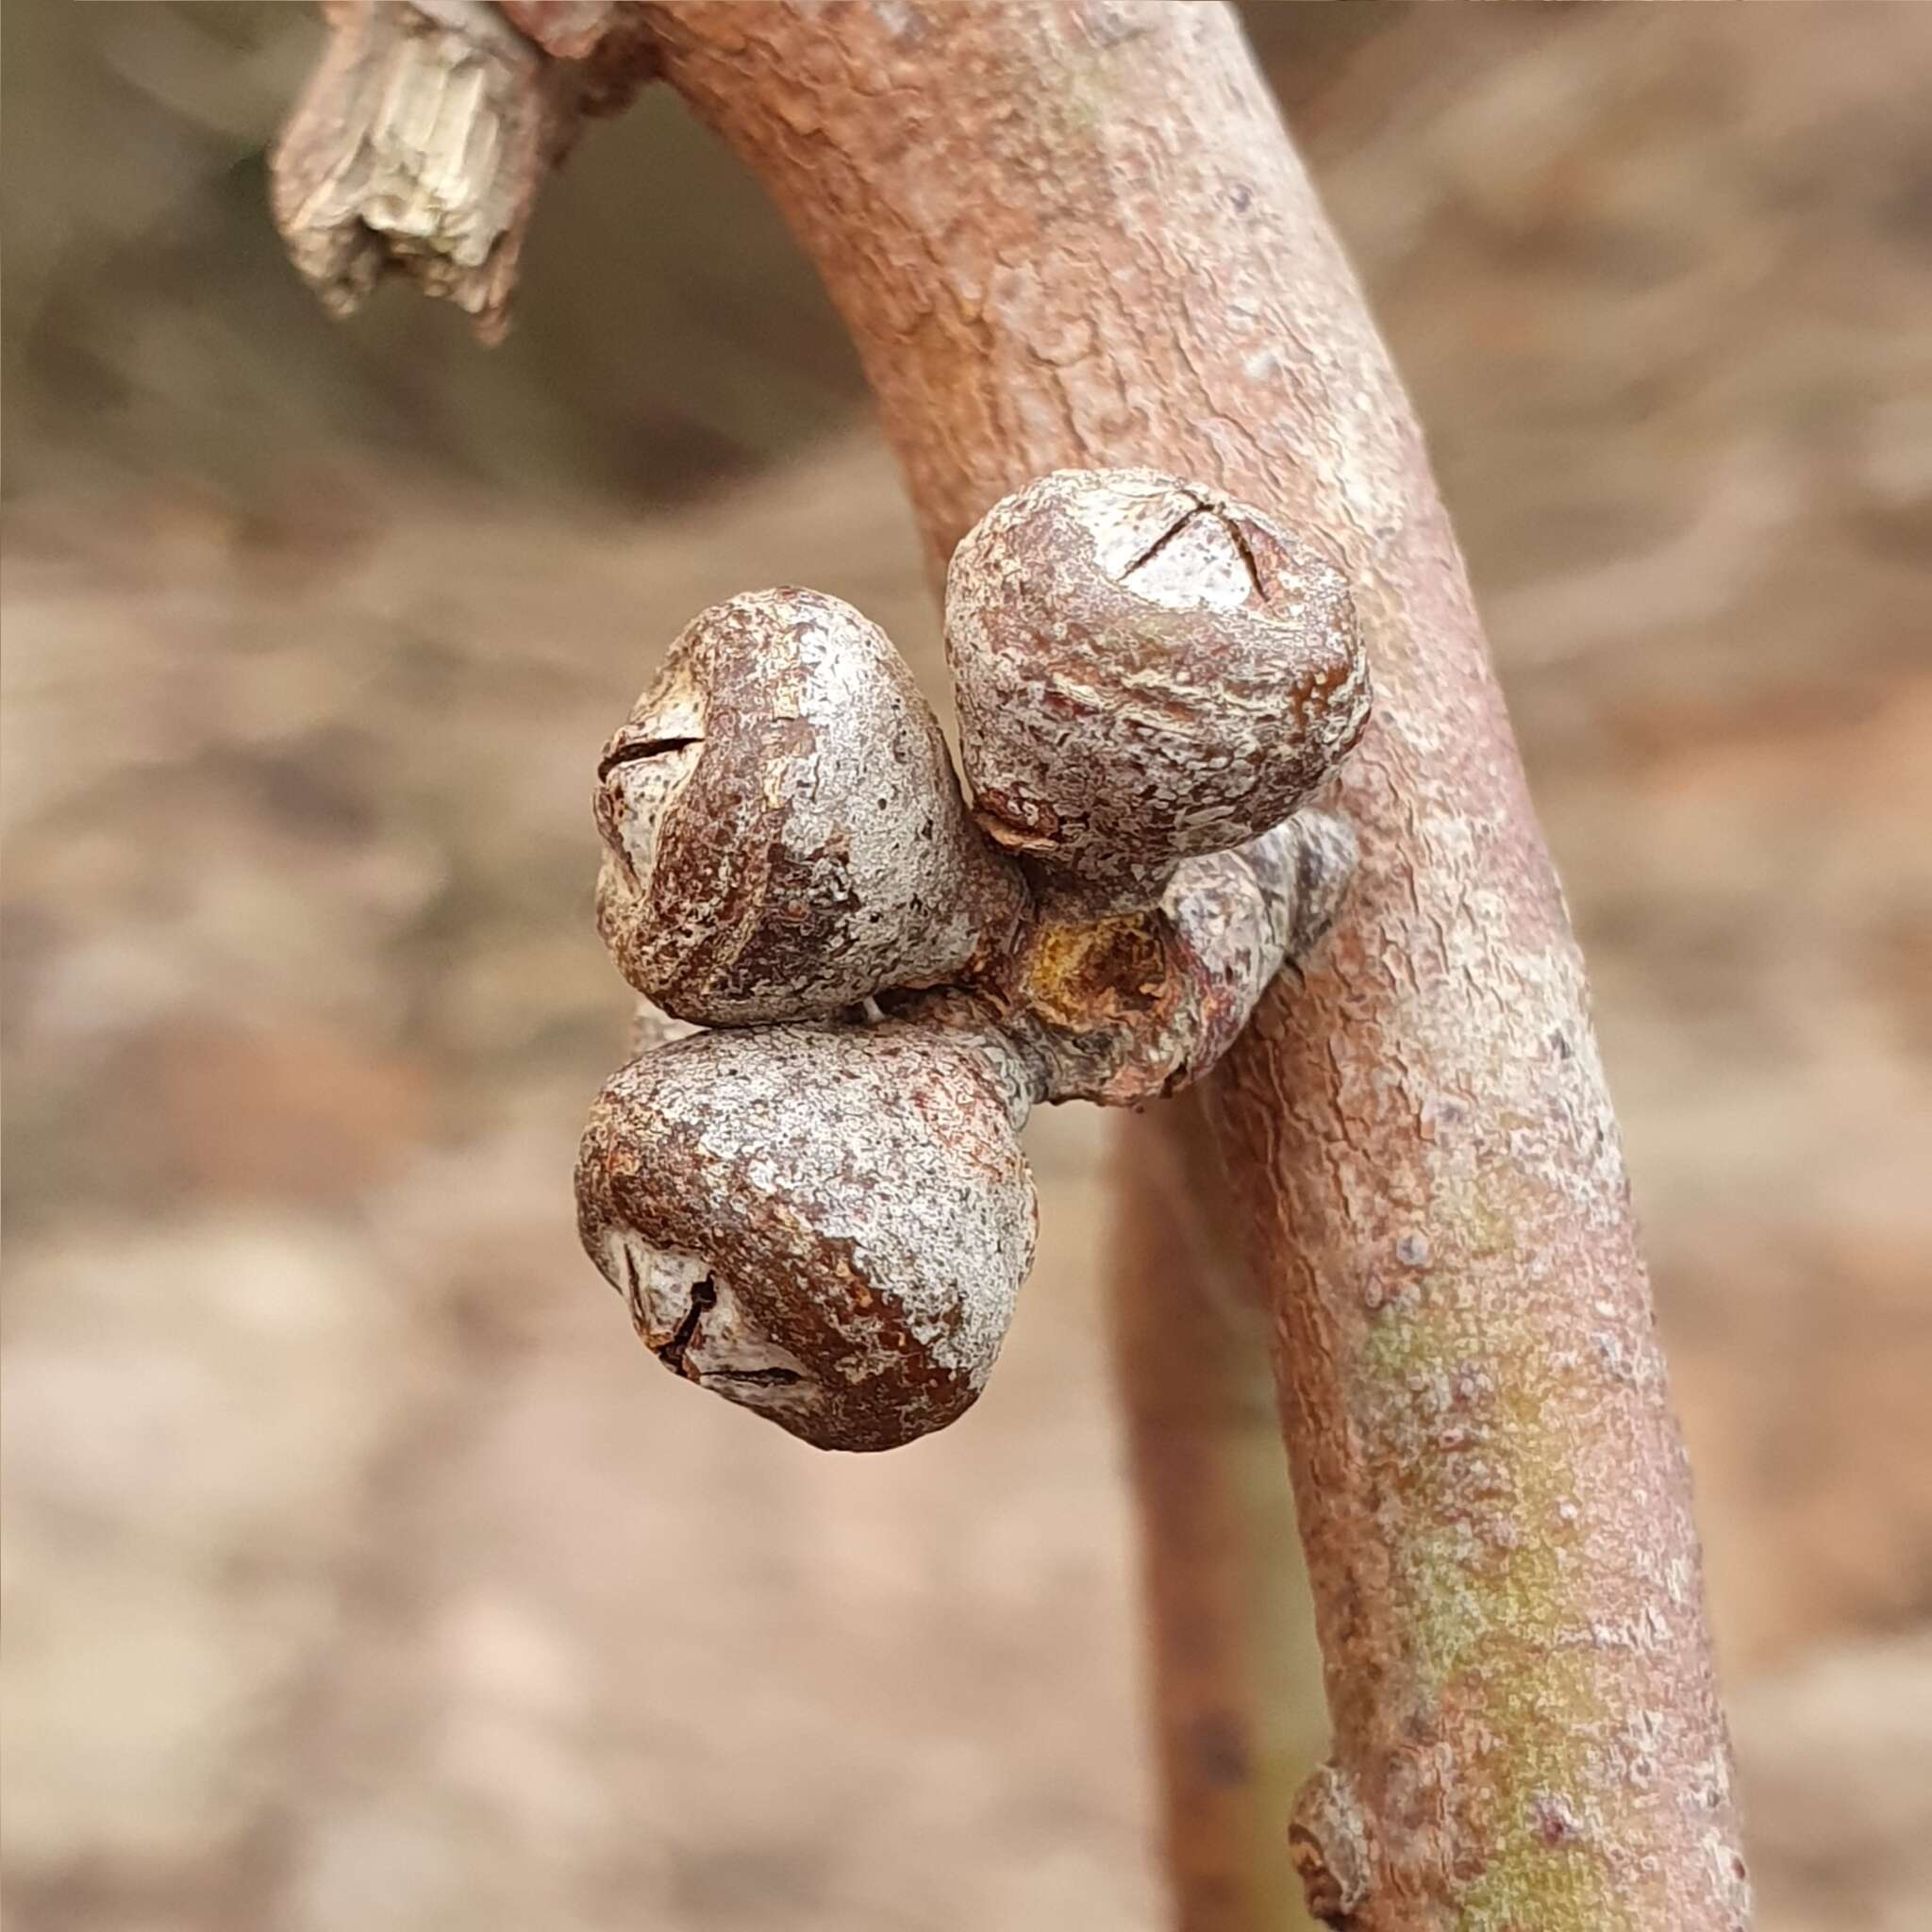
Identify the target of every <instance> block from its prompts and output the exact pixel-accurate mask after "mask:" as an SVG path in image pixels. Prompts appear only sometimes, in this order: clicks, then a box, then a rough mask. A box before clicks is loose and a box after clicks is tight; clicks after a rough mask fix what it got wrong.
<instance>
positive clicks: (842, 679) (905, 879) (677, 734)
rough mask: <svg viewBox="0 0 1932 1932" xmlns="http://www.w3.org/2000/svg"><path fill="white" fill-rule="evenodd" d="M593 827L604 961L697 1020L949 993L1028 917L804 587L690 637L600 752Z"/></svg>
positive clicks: (863, 650)
mask: <svg viewBox="0 0 1932 1932" xmlns="http://www.w3.org/2000/svg"><path fill="white" fill-rule="evenodd" d="M596 818H597V827H598V830H599V832H600V833H601V834H602V836H603V839H604V845H605V858H604V865H603V872H602V874H601V877H600V879H599V882H598V891H597V918H598V924H599V927H600V929H601V930H602V932H603V934H604V938H605V941H606V943H607V944H608V946H609V947H610V950H611V954H612V956H613V958H615V959H616V960H617V963H618V966H619V968H620V970H621V971H622V972H623V974H624V975H625V978H626V979H628V980H629V981H630V983H631V984H632V985H633V986H634V987H636V988H637V989H638V991H640V992H641V993H643V994H645V995H646V996H647V997H648V998H650V999H653V1000H655V1001H656V1002H657V1003H658V1005H659V1006H661V1007H663V1008H665V1009H666V1010H667V1011H668V1012H673V1013H675V1014H677V1015H678V1016H679V1017H680V1018H683V1019H687V1020H695V1021H701V1022H704V1023H705V1024H712V1025H744V1024H752V1023H756V1022H760V1021H770V1020H795V1019H808V1018H814V1017H819V1016H823V1015H826V1014H830V1013H836V1012H838V1011H840V1010H841V1008H845V1007H849V1006H852V1005H854V1004H855V1003H856V1002H858V1001H860V1000H863V999H866V998H868V997H870V996H872V995H873V994H874V993H878V992H882V991H886V990H887V989H889V988H894V987H921V986H932V985H937V984H941V983H944V982H946V981H950V980H954V979H957V978H959V977H961V976H963V975H964V974H966V973H967V972H968V970H969V969H970V968H971V967H972V966H973V964H974V960H975V959H976V958H982V957H986V956H990V955H991V954H994V953H997V952H999V951H1002V950H1004V949H1005V947H1006V946H1007V944H1008V941H1010V939H1011V937H1012V935H1013V933H1014V931H1015V930H1016V928H1017V927H1018V925H1019V924H1020V921H1021V918H1022V915H1023V913H1024V909H1025V907H1026V890H1025V886H1024V882H1023V881H1022V879H1021V878H1020V876H1019V874H1018V873H1017V872H1016V871H1015V870H1014V868H1013V867H1012V865H1011V863H1010V862H1009V861H1008V860H1007V859H1005V858H1002V857H1001V855H1000V854H999V853H997V852H995V851H993V850H992V849H991V847H990V846H989V845H988V844H987V842H986V841H985V840H984V839H983V838H981V837H980V835H979V833H978V832H977V830H976V829H975V828H974V824H973V823H972V821H971V820H970V819H969V818H968V816H967V814H966V808H965V805H964V803H963V801H962V800H961V798H960V795H959V788H958V781H957V780H956V779H955V777H954V775H953V768H952V763H951V760H950V759H949V758H948V757H947V754H946V745H945V741H944V739H943V738H942V737H941V735H940V728H939V724H938V722H937V721H936V720H935V719H934V717H933V715H932V710H931V708H930V707H929V706H928V705H927V704H926V702H925V700H924V698H923V697H922V696H921V695H920V693H919V689H918V687H917V686H916V685H915V684H914V683H913V681H912V674H911V673H910V672H909V671H908V670H907V668H906V665H905V663H904V661H903V660H902V659H901V658H900V656H899V654H898V652H897V651H895V650H894V649H893V648H892V645H891V642H890V641H888V640H887V638H886V636H885V634H884V632H882V631H881V630H880V629H879V628H878V626H877V625H874V624H872V623H870V622H868V621H867V620H866V619H865V618H863V617H861V616H860V615H859V614H858V611H856V610H854V609H853V608H851V606H850V605H848V604H841V602H840V601H839V600H838V599H837V598H836V597H825V596H821V595H820V594H819V593H818V592H817V591H796V590H780V591H760V592H757V593H755V594H750V595H746V596H741V597H733V598H732V599H730V600H729V602H727V603H724V604H720V605H717V606H715V607H714V608H711V609H709V610H707V611H705V612H704V613H703V615H701V616H700V617H698V618H697V619H695V620H694V621H693V622H692V623H691V625H689V626H688V627H687V628H686V630H685V632H684V634H683V636H681V637H680V638H679V639H678V641H677V642H676V643H675V645H673V647H672V651H671V656H670V658H669V660H668V661H667V663H666V664H665V667H664V670H663V673H662V675H660V676H659V678H658V682H657V683H656V684H655V685H653V686H652V688H651V689H650V690H649V691H646V692H645V694H644V695H643V697H642V698H641V699H640V700H639V702H638V706H637V708H636V709H635V710H634V711H633V712H632V713H631V717H630V721H629V723H627V724H625V726H624V728H623V729H622V730H621V731H619V732H618V733H617V735H616V736H615V737H614V738H612V739H611V741H610V742H609V744H608V746H607V747H606V748H605V752H604V757H603V759H602V761H601V762H600V764H599V766H598V780H597V791H596Z"/></svg>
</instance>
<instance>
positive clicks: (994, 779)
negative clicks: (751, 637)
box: [946, 470, 1370, 905]
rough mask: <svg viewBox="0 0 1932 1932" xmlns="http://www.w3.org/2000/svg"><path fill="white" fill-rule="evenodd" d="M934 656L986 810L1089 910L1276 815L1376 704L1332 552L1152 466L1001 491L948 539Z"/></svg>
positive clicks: (1155, 882)
mask: <svg viewBox="0 0 1932 1932" xmlns="http://www.w3.org/2000/svg"><path fill="white" fill-rule="evenodd" d="M946 655H947V658H948V661H949V662H950V664H951V666H952V672H953V679H954V682H955V684H956V685H957V686H958V693H959V730H960V741H961V749H962V754H963V757H964V759H965V764H966V774H967V777H968V779H969V781H970V782H971V784H972V787H973V792H974V807H975V809H976V811H977V813H978V816H979V819H980V823H981V824H984V825H985V826H986V827H987V829H988V831H989V832H990V833H991V835H992V837H993V838H994V839H996V840H997V841H999V842H1000V843H1001V844H1002V845H1005V846H1006V847H1008V849H1009V850H1011V851H1014V852H1017V853H1020V854H1021V855H1023V856H1024V857H1025V858H1030V859H1033V860H1035V861H1037V862H1038V863H1040V864H1041V866H1042V867H1044V868H1046V869H1048V870H1049V872H1050V873H1051V874H1058V875H1062V876H1064V877H1067V878H1070V879H1072V880H1074V881H1077V882H1078V886H1079V888H1080V890H1081V891H1083V892H1084V893H1085V894H1086V895H1087V896H1088V897H1090V899H1091V901H1092V903H1094V904H1096V905H1103V904H1114V905H1136V904H1146V903H1150V902H1151V901H1152V899H1154V898H1156V897H1158V891H1159V886H1160V883H1161V882H1162V881H1164V879H1165V878H1166V876H1167V874H1169V873H1171V872H1172V870H1173V868H1174V863H1175V861H1176V860H1178V859H1181V858H1187V857H1189V856H1191V855H1194V854H1199V853H1208V852H1220V851H1224V850H1226V849H1227V848H1229V847H1231V846H1235V845H1241V844H1244V843H1246V841H1248V840H1250V839H1253V838H1255V837H1256V836H1257V834H1259V833H1261V832H1263V831H1266V830H1267V829H1268V828H1269V827H1270V826H1272V825H1276V824H1280V823H1281V821H1282V820H1283V819H1285V818H1286V817H1287V816H1288V815H1289V813H1290V812H1291V811H1292V810H1293V809H1294V808H1295V807H1296V806H1297V805H1299V804H1300V803H1301V802H1302V800H1303V799H1304V798H1306V797H1307V795H1308V793H1309V792H1310V791H1312V790H1313V789H1314V787H1315V786H1316V785H1317V784H1319V783H1320V782H1321V780H1322V779H1323V778H1324V777H1325V776H1326V775H1327V774H1328V772H1329V771H1330V770H1331V769H1332V767H1333V766H1334V764H1335V763H1336V761H1337V760H1338V759H1339V758H1341V757H1342V755H1343V754H1344V753H1346V752H1347V751H1348V749H1349V748H1350V746H1352V745H1353V744H1354V743H1355V741H1356V740H1357V738H1358V737H1359V736H1360V734H1361V730H1362V726H1363V724H1365V723H1366V722H1367V719H1368V714H1369V703H1370V691H1369V676H1368V668H1367V664H1366V662H1365V660H1364V658H1363V657H1362V653H1361V646H1360V642H1359V641H1358V639H1357V633H1356V622H1355V611H1354V608H1353V605H1352V603H1351V601H1350V598H1349V594H1348V586H1347V583H1346V581H1345V580H1344V578H1343V577H1342V575H1341V571H1340V570H1339V569H1338V568H1337V567H1336V565H1335V564H1334V563H1333V562H1332V561H1331V560H1330V559H1329V558H1327V557H1326V556H1325V555H1324V554H1323V553H1322V552H1320V551H1319V550H1317V549H1316V548H1314V547H1313V546H1312V545H1311V544H1309V543H1307V542H1306V541H1302V540H1301V539H1299V538H1297V537H1295V536H1293V535H1292V534H1291V533H1290V532H1289V531H1287V530H1285V529H1284V528H1282V527H1281V526H1280V525H1277V524H1275V523H1274V522H1273V521H1271V520H1270V519H1269V518H1268V517H1266V516H1264V515H1263V514H1262V513H1261V512H1260V511H1258V510H1256V509H1253V508H1249V507H1248V506H1247V505H1245V504H1240V503H1234V502H1231V501H1229V500H1228V499H1226V498H1225V497H1223V496H1220V495H1218V494H1216V493H1215V492H1212V491H1208V490H1207V489H1206V488H1204V487H1200V486H1196V485H1193V484H1189V483H1184V482H1181V481H1179V480H1178V479H1176V478H1174V477H1172V476H1166V475H1160V474H1159V473H1158V472H1157V471H1153V470H1062V471H1058V472H1057V473H1056V474H1054V475H1050V476H1043V477H1041V479H1040V480H1039V481H1038V482H1037V483H1033V484H1030V485H1029V486H1028V487H1027V488H1026V489H1024V490H1022V491H1017V492H1016V493H1015V494H1013V495H1011V496H1008V497H1006V498H1004V499H1003V500H1002V501H1001V502H999V503H997V504H995V505H994V506H993V508H991V510H989V511H988V512H987V514H986V515H985V516H984V517H983V518H982V519H981V520H980V522H979V523H978V524H977V525H975V526H974V528H973V530H972V531H970V532H969V533H968V535H967V536H966V538H965V539H964V541H962V542H961V543H960V544H959V547H958V549H957V550H956V551H955V552H954V553H953V559H952V564H951V567H950V569H949V570H948V572H947V575H946Z"/></svg>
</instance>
